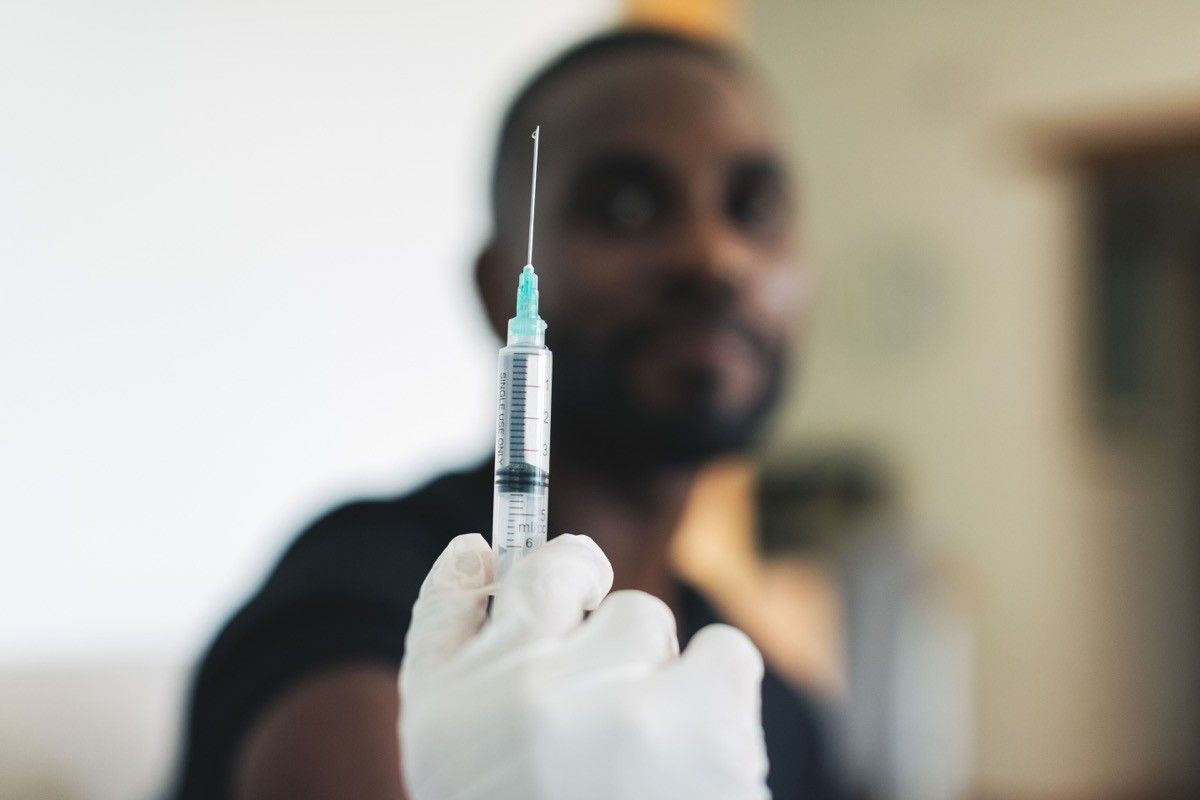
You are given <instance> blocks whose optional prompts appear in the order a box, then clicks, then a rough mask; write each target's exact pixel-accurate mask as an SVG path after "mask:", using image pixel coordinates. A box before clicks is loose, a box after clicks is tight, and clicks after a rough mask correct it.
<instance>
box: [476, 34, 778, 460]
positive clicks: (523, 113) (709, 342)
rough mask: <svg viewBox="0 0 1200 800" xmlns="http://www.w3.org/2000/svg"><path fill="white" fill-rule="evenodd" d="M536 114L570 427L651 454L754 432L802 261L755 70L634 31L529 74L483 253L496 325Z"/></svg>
mask: <svg viewBox="0 0 1200 800" xmlns="http://www.w3.org/2000/svg"><path fill="white" fill-rule="evenodd" d="M539 124H540V125H541V129H542V133H541V144H542V147H541V163H540V164H539V171H538V175H539V177H538V215H537V220H538V227H537V232H536V236H535V241H534V263H535V264H536V265H537V268H538V272H539V274H540V275H541V276H542V280H541V281H540V284H541V299H542V316H543V317H544V318H545V320H546V322H547V323H548V325H549V330H548V333H547V344H548V345H549V346H550V348H551V349H552V350H553V351H554V352H555V356H556V357H555V376H554V408H555V419H554V426H553V430H554V435H555V439H556V441H561V442H562V444H563V445H565V446H567V447H569V448H571V450H586V451H587V453H588V454H589V455H590V456H592V457H594V458H597V459H603V460H604V461H606V462H610V463H613V462H618V461H626V460H628V462H627V463H637V464H641V465H644V466H653V465H655V464H658V465H671V464H677V465H685V464H695V463H699V462H700V461H703V460H705V459H708V458H710V457H712V456H715V455H719V454H722V453H728V452H735V451H740V450H742V449H745V448H746V447H747V446H748V445H749V444H750V441H751V439H752V437H753V434H754V433H755V432H756V431H757V430H758V428H759V427H760V425H761V423H762V420H763V418H764V417H765V416H766V414H767V412H768V411H769V410H770V408H771V407H772V406H773V404H774V401H775V400H776V398H777V396H778V394H779V390H780V386H781V383H782V378H783V366H784V363H785V360H786V359H785V350H786V342H787V338H788V336H787V334H788V328H789V323H790V321H791V319H792V318H793V316H794V315H795V312H796V310H797V309H796V305H797V302H798V300H799V295H800V292H799V286H800V279H801V276H800V275H799V274H798V272H797V270H796V265H795V264H794V260H795V249H794V241H793V227H794V224H793V217H794V215H793V199H792V190H791V186H790V184H789V181H788V178H787V175H786V172H785V168H784V164H783V162H784V159H783V157H782V155H781V148H780V145H779V142H778V140H777V138H776V133H775V131H774V129H773V126H772V124H771V121H770V118H769V115H768V112H767V107H766V105H765V103H764V101H763V98H762V97H761V96H760V93H759V91H758V87H757V85H756V83H755V81H754V79H753V76H752V75H751V74H750V72H749V71H748V69H747V68H746V67H745V66H744V65H743V64H742V63H741V62H740V61H739V60H738V59H737V58H736V56H735V55H734V54H733V53H732V52H729V51H727V50H724V49H721V48H718V47H716V46H714V45H709V44H704V43H700V42H696V41H693V40H690V39H685V38H681V37H678V36H674V35H671V34H665V33H655V32H648V31H624V32H617V33H613V34H607V35H605V36H601V37H598V38H596V39H592V40H589V41H588V42H585V43H583V44H582V45H578V46H576V47H575V48H572V49H571V50H569V51H567V52H566V53H565V54H563V55H562V56H560V57H559V58H558V59H557V60H555V61H554V62H552V63H551V64H550V65H549V66H547V67H546V68H545V69H543V71H542V72H540V73H539V74H538V75H537V76H535V77H534V78H533V79H532V80H531V81H530V83H529V84H527V85H526V87H525V89H524V90H523V91H522V92H521V93H520V94H519V95H518V96H517V98H516V99H515V100H514V102H513V104H512V106H511V107H510V109H509V111H508V113H507V115H506V116H505V120H504V124H503V127H502V131H501V136H500V141H499V144H498V146H497V154H496V164H495V171H494V175H493V193H492V204H493V224H494V226H495V227H494V233H493V237H492V239H491V241H490V243H489V244H488V246H487V248H486V249H485V251H484V252H483V253H482V254H481V256H480V258H479V262H478V266H477V277H478V283H479V287H480V292H481V296H482V298H483V302H484V306H485V308H486V310H487V313H488V317H489V320H490V322H491V324H492V327H493V328H494V329H495V330H496V331H497V332H498V333H500V332H501V331H503V330H504V326H505V320H506V319H507V318H508V317H510V316H512V313H513V298H514V291H515V286H516V276H517V273H518V271H519V270H520V267H521V266H522V265H523V264H524V261H525V233H526V230H527V224H528V218H527V214H528V208H529V206H528V190H529V166H530V139H529V135H530V131H532V129H533V127H534V126H535V125H539ZM556 446H557V445H556Z"/></svg>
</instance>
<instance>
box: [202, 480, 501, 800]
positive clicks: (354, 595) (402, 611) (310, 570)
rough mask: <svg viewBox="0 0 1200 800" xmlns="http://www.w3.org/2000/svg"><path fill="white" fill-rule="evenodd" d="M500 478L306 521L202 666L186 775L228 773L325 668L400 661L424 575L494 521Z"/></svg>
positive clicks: (448, 485) (351, 505)
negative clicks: (264, 725) (260, 726)
mask: <svg viewBox="0 0 1200 800" xmlns="http://www.w3.org/2000/svg"><path fill="white" fill-rule="evenodd" d="M490 486H491V482H490V473H489V472H488V470H487V469H486V468H484V467H482V466H481V467H480V468H478V469H475V470H470V471H465V472H458V473H451V474H448V475H445V476H442V477H440V478H437V479H436V480H433V481H431V482H430V483H428V484H426V485H424V486H422V487H420V488H418V489H416V490H414V491H412V492H410V493H408V494H405V495H402V496H399V497H396V498H387V499H364V500H355V501H352V502H347V503H344V504H341V505H339V506H336V507H335V508H333V509H331V510H330V511H328V512H326V513H324V514H322V515H321V516H319V517H318V518H317V519H315V520H314V521H313V522H312V523H311V524H309V525H308V526H307V527H305V529H304V530H303V531H301V533H300V534H299V535H298V536H297V537H296V538H295V539H294V540H293V542H292V543H291V545H289V546H288V547H287V549H286V550H285V551H284V553H283V555H282V556H281V557H280V559H279V561H278V562H277V564H276V565H275V567H274V569H273V570H272V571H271V573H270V575H269V576H268V578H267V579H266V581H265V582H264V583H263V584H262V586H261V588H260V589H259V590H258V591H257V592H256V593H255V595H254V596H253V597H252V598H251V599H250V600H249V601H248V602H247V603H246V604H245V605H243V606H242V608H241V609H240V610H239V611H238V612H237V613H236V614H234V615H233V617H232V618H231V619H230V620H229V622H228V623H226V625H225V627H224V628H223V629H222V631H221V632H220V634H219V635H218V636H217V638H216V639H215V641H214V642H213V644H212V646H211V647H210V649H209V651H208V653H207V654H206V655H205V657H204V659H203V661H202V663H201V665H200V669H199V670H198V672H197V675H196V678H195V682H194V686H193V692H192V698H191V713H190V717H189V724H188V743H187V747H186V751H187V752H186V762H187V763H186V765H185V771H186V773H187V774H189V775H191V776H193V777H196V776H198V775H203V774H206V773H208V774H212V775H227V769H228V764H229V758H230V757H231V755H232V753H233V752H235V751H236V749H237V747H238V742H239V741H240V737H241V736H242V734H244V733H245V731H246V729H247V727H248V726H249V724H250V723H251V722H253V721H254V719H255V718H256V717H257V716H258V715H259V714H260V713H261V712H262V710H263V709H264V708H265V707H266V706H267V705H268V704H269V703H271V702H273V700H274V699H275V698H276V697H278V696H280V694H281V693H282V692H283V691H285V690H286V689H288V688H289V687H291V686H293V685H295V684H296V683H297V681H299V680H301V679H303V678H305V677H307V676H309V675H311V674H313V673H315V672H316V671H318V670H323V669H327V668H330V667H335V666H338V665H342V664H356V663H374V664H380V665H384V666H386V667H390V668H394V667H395V666H396V665H398V664H399V662H400V658H401V656H402V655H403V649H404V636H405V633H406V632H407V629H408V623H409V618H410V614H411V609H412V604H413V602H414V600H415V599H416V596H417V592H418V591H419V590H420V586H421V582H422V581H423V580H424V577H425V575H426V573H427V572H428V571H429V568H430V567H431V566H432V565H433V562H434V560H435V559H436V558H437V555H438V554H439V553H440V552H441V550H442V549H443V548H444V547H445V545H446V543H447V542H448V541H449V540H450V539H451V538H453V537H454V536H455V535H457V534H459V533H464V532H470V531H472V530H483V529H484V526H485V525H486V524H487V521H488V520H489V519H490V514H491V502H490ZM218 796H220V795H219V794H218Z"/></svg>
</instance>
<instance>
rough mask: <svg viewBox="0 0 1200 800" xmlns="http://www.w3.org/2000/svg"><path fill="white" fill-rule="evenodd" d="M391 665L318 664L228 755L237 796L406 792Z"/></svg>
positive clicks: (320, 798) (378, 797)
mask: <svg viewBox="0 0 1200 800" xmlns="http://www.w3.org/2000/svg"><path fill="white" fill-rule="evenodd" d="M399 711H400V698H399V694H398V692H397V689H396V671H395V670H391V669H388V668H387V667H385V666H382V665H377V664H349V665H344V666H339V667H336V668H333V669H330V670H328V671H324V672H317V673H314V674H312V675H311V676H309V677H307V678H305V679H304V680H303V681H301V682H300V683H298V684H296V685H295V686H294V687H292V688H291V689H290V690H288V691H287V692H286V693H284V694H283V695H281V696H280V697H279V698H278V699H276V700H275V702H273V703H272V704H271V705H270V706H268V707H267V708H266V709H265V710H264V711H263V713H262V714H261V715H260V716H259V718H258V720H257V721H256V722H255V724H254V725H253V726H252V727H251V728H250V730H249V732H248V733H247V735H246V739H245V741H244V742H243V743H242V746H241V749H240V751H239V752H238V753H237V755H236V756H235V761H234V763H235V767H234V797H235V798H237V799H238V800H277V799H278V800H284V799H285V798H286V799H287V800H341V799H342V798H345V800H405V798H406V795H405V793H404V788H403V785H402V783H401V778H400V746H399V739H398V733H397V728H396V721H397V718H398V716H399Z"/></svg>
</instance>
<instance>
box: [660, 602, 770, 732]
mask: <svg viewBox="0 0 1200 800" xmlns="http://www.w3.org/2000/svg"><path fill="white" fill-rule="evenodd" d="M762 678H763V660H762V655H761V654H760V653H759V652H758V648H757V647H755V646H754V643H753V642H751V641H750V637H748V636H746V634H744V633H742V632H741V631H740V630H738V629H737V628H734V627H732V626H730V625H721V624H717V625H708V626H706V627H704V628H701V629H700V631H698V632H697V633H696V635H695V636H693V637H692V640H691V642H689V643H688V646H687V648H686V649H685V650H684V651H683V654H682V655H681V656H680V658H679V661H678V662H676V663H674V664H672V665H670V666H669V667H667V668H666V669H665V670H663V672H662V673H661V679H662V680H665V681H669V682H670V683H671V689H672V690H673V691H678V692H682V693H684V694H687V695H689V696H691V697H693V698H695V699H696V700H697V701H699V700H700V699H701V698H703V704H704V705H706V706H707V707H708V709H709V710H710V711H711V712H712V713H714V714H716V715H717V716H718V717H720V718H722V719H727V720H730V721H732V720H735V719H738V720H750V721H752V722H753V723H754V724H761V709H762Z"/></svg>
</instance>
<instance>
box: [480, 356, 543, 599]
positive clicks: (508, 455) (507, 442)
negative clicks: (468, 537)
mask: <svg viewBox="0 0 1200 800" xmlns="http://www.w3.org/2000/svg"><path fill="white" fill-rule="evenodd" d="M552 363H553V359H552V356H551V354H550V350H549V349H548V348H546V347H544V346H540V345H535V344H510V345H508V346H507V347H504V348H502V349H501V350H500V356H499V363H498V364H497V372H496V374H497V386H496V472H495V479H496V484H495V499H494V503H493V506H492V551H493V552H494V553H495V555H496V579H497V580H500V579H501V578H503V577H504V575H505V574H506V573H507V572H508V570H509V569H510V568H511V567H512V565H513V564H514V563H515V562H516V561H517V560H518V559H520V558H521V557H522V556H524V555H526V554H528V553H529V552H531V551H532V550H533V549H534V548H536V547H538V546H539V545H542V544H544V543H545V542H546V535H547V531H548V530H549V527H548V523H549V519H548V516H549V498H550V388H551V372H552Z"/></svg>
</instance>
